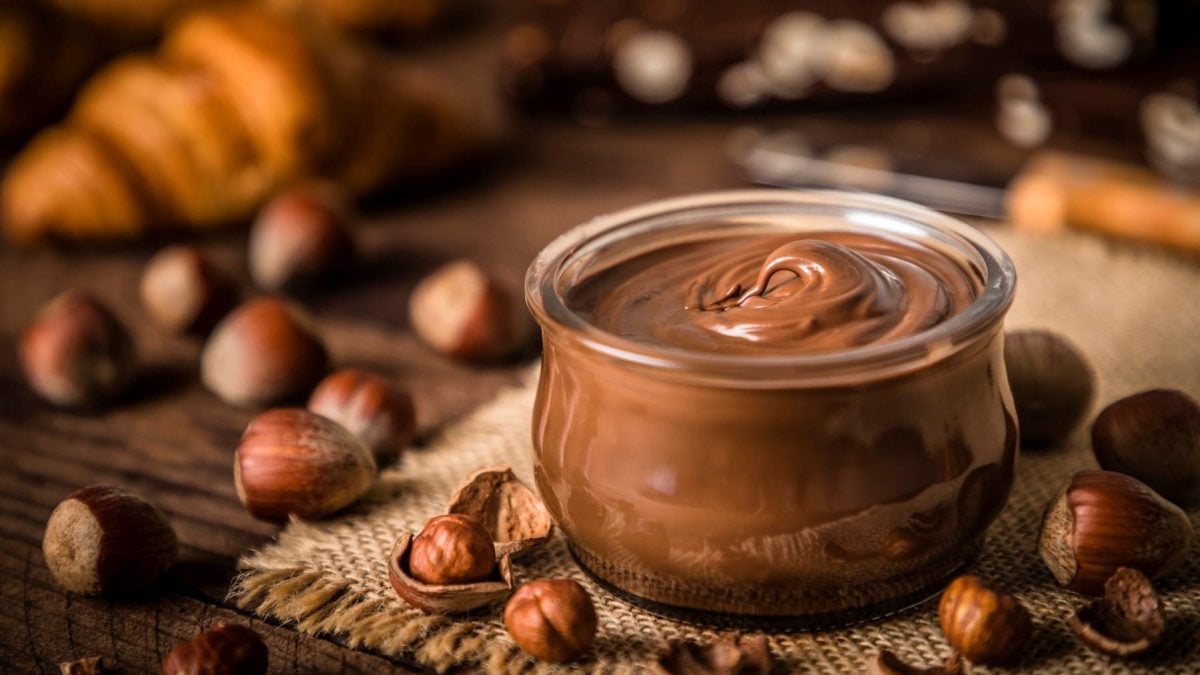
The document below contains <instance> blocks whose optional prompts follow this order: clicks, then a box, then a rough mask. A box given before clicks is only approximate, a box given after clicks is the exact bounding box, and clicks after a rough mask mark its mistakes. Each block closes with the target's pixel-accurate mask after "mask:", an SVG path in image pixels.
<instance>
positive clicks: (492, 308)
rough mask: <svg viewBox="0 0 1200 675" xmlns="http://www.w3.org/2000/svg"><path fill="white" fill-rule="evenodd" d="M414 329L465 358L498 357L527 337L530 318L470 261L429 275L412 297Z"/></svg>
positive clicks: (433, 344)
mask: <svg viewBox="0 0 1200 675" xmlns="http://www.w3.org/2000/svg"><path fill="white" fill-rule="evenodd" d="M409 316H410V318H411V320H412V326H413V330H415V331H416V333H417V335H418V336H420V338H421V339H422V340H423V341H424V342H425V343H426V344H427V345H429V346H430V347H432V348H433V349H434V350H436V351H438V352H440V353H442V354H445V355H447V356H450V357H453V358H456V359H461V360H464V361H494V360H498V359H503V358H504V357H506V356H509V355H511V354H513V353H514V352H515V351H516V350H517V349H518V348H519V347H520V346H521V343H522V342H523V341H524V339H525V336H526V330H527V321H526V320H525V315H524V314H523V309H522V307H521V306H520V305H518V304H517V303H515V302H514V301H513V299H512V296H511V295H510V294H509V293H508V292H507V291H506V290H504V289H503V288H501V287H500V285H499V284H498V283H497V282H496V281H495V280H494V279H492V278H491V277H490V276H488V274H487V273H486V272H484V271H483V270H482V269H481V268H480V267H479V266H478V265H476V264H475V263H473V262H471V261H469V260H457V261H454V262H451V263H447V264H446V265H443V266H442V267H440V268H438V269H437V270H435V271H434V272H433V273H432V274H430V275H429V276H427V277H425V278H424V279H422V280H421V281H420V283H418V284H417V286H416V288H414V289H413V293H412V297H411V298H410V300H409Z"/></svg>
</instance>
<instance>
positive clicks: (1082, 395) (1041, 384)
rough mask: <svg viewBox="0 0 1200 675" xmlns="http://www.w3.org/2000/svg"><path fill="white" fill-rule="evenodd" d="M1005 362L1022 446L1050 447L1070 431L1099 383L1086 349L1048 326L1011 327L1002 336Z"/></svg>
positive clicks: (1090, 400)
mask: <svg viewBox="0 0 1200 675" xmlns="http://www.w3.org/2000/svg"><path fill="white" fill-rule="evenodd" d="M1004 363H1005V366H1006V369H1007V370H1008V383H1009V386H1010V387H1011V388H1012V395H1013V403H1014V404H1015V405H1016V408H1017V421H1018V422H1019V424H1020V428H1021V443H1022V445H1028V446H1034V447H1037V446H1050V445H1055V444H1057V443H1060V442H1062V440H1063V439H1065V438H1066V437H1068V436H1070V435H1071V432H1072V431H1074V430H1075V428H1076V427H1077V426H1078V425H1079V422H1080V421H1082V420H1083V416H1084V414H1085V413H1087V410H1088V407H1089V406H1090V405H1091V402H1092V394H1093V390H1094V388H1095V382H1094V380H1095V377H1094V376H1093V374H1092V369H1091V366H1089V365H1088V362H1087V359H1085V358H1084V356H1083V354H1082V353H1081V352H1080V351H1079V350H1078V349H1077V348H1076V347H1075V346H1074V345H1072V344H1071V343H1070V342H1069V341H1067V340H1066V338H1063V337H1062V336H1060V335H1056V334H1054V333H1051V332H1048V331H1042V330H1023V331H1011V332H1009V333H1008V334H1006V335H1005V337H1004Z"/></svg>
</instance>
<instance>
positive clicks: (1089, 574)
mask: <svg viewBox="0 0 1200 675" xmlns="http://www.w3.org/2000/svg"><path fill="white" fill-rule="evenodd" d="M1194 537H1195V533H1194V532H1193V530H1192V524H1191V522H1190V521H1189V520H1188V517H1187V515H1186V514H1184V512H1183V511H1182V510H1181V509H1180V508H1179V507H1178V506H1176V505H1174V504H1172V503H1171V502H1169V501H1167V500H1166V499H1163V498H1162V497H1161V496H1160V495H1159V494H1158V493H1157V492H1155V491H1154V490H1151V489H1150V488H1149V487H1148V486H1146V484H1144V483H1142V482H1141V481H1139V480H1137V479H1136V478H1132V477H1130V476H1126V475H1125V474H1121V473H1116V472H1114V471H1080V472H1079V473H1077V474H1075V476H1074V477H1073V478H1072V479H1071V481H1070V483H1068V484H1067V486H1066V487H1064V488H1063V489H1062V491H1060V492H1059V493H1058V495H1057V496H1056V497H1055V498H1054V499H1053V500H1052V501H1051V502H1050V505H1049V506H1048V507H1047V508H1046V513H1045V515H1044V517H1043V518H1042V531H1041V535H1040V536H1039V539H1038V549H1039V551H1040V552H1041V556H1042V560H1043V561H1044V562H1045V563H1046V567H1048V568H1049V569H1050V572H1051V573H1052V574H1053V575H1054V578H1055V579H1056V580H1057V581H1058V583H1060V584H1062V585H1063V586H1065V587H1067V588H1069V589H1071V590H1073V591H1076V592H1079V593H1084V594H1088V595H1099V594H1100V593H1101V592H1103V590H1104V582H1105V581H1107V580H1108V578H1109V577H1111V576H1112V575H1113V573H1115V572H1116V571H1117V568H1119V567H1131V568H1133V569H1136V570H1139V571H1140V572H1142V573H1144V574H1146V575H1147V576H1149V577H1154V576H1157V575H1159V574H1161V573H1163V572H1165V571H1167V570H1169V569H1171V568H1173V567H1175V566H1176V565H1177V564H1179V563H1180V562H1181V561H1183V560H1185V559H1186V558H1187V554H1188V550H1189V549H1190V548H1191V545H1192V540H1193V539H1194Z"/></svg>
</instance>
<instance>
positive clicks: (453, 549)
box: [408, 513, 496, 585]
mask: <svg viewBox="0 0 1200 675" xmlns="http://www.w3.org/2000/svg"><path fill="white" fill-rule="evenodd" d="M408 565H409V571H410V572H411V573H412V576H413V578H415V579H417V580H418V581H422V582H424V583H427V584H438V585H447V584H465V583H470V582H472V581H480V580H482V579H486V578H487V577H488V575H490V574H491V573H492V570H494V569H495V568H496V549H495V546H494V544H493V543H492V535H491V534H490V533H489V532H488V531H487V528H485V527H484V526H483V524H482V523H480V522H479V521H478V520H476V519H474V518H472V517H470V516H465V515H461V514H457V513H453V514H449V515H444V516H435V517H433V518H430V519H429V522H427V523H425V528H424V529H423V530H421V532H420V533H419V534H418V535H417V536H416V538H415V539H413V542H412V551H411V553H410V554H409V558H408Z"/></svg>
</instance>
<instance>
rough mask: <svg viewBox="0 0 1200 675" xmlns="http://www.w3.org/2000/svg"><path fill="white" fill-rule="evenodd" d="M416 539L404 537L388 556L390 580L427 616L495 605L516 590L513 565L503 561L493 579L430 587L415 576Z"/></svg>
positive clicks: (503, 559) (406, 600)
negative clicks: (411, 566)
mask: <svg viewBox="0 0 1200 675" xmlns="http://www.w3.org/2000/svg"><path fill="white" fill-rule="evenodd" d="M415 538H416V537H415V536H414V535H413V534H412V533H409V532H406V533H404V534H402V535H400V538H399V539H397V540H396V544H395V545H394V546H393V547H392V553H391V555H390V556H388V580H389V581H390V582H391V584H392V588H393V589H395V591H396V594H397V595H399V596H400V597H401V599H403V600H404V601H405V602H407V603H408V604H410V605H412V606H413V607H416V608H417V609H419V610H421V611H423V612H425V613H426V614H461V613H464V612H470V611H472V610H475V609H479V608H480V607H486V606H488V605H492V604H495V603H497V602H500V601H502V600H504V599H505V598H507V597H508V596H509V594H510V593H512V589H513V580H512V563H511V561H510V559H509V557H508V556H505V557H503V558H500V560H499V561H497V563H496V565H495V567H494V568H493V569H492V572H491V574H490V576H488V577H487V578H486V579H482V580H480V581H474V582H471V583H465V584H427V583H425V582H423V581H421V580H419V579H416V578H414V577H413V576H412V572H411V570H410V569H409V555H410V553H411V552H412V543H413V540H414V539H415Z"/></svg>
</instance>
